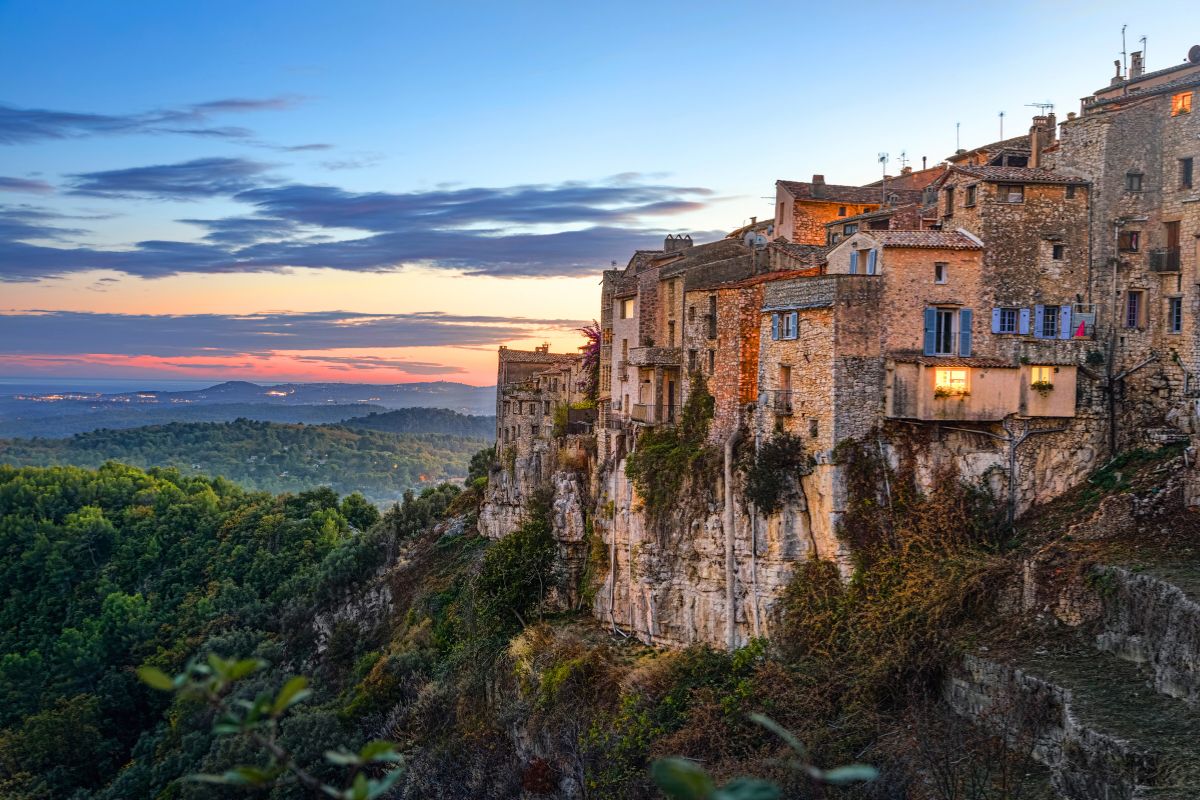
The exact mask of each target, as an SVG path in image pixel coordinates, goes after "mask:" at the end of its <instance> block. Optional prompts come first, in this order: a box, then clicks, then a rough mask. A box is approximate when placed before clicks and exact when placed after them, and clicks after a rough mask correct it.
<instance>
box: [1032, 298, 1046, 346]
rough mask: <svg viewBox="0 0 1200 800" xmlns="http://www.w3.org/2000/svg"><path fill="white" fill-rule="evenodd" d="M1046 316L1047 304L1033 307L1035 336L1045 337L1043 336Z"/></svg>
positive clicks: (1037, 337)
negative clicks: (1043, 323) (1043, 324)
mask: <svg viewBox="0 0 1200 800" xmlns="http://www.w3.org/2000/svg"><path fill="white" fill-rule="evenodd" d="M1045 318H1046V308H1045V306H1034V307H1033V338H1035V339H1044V338H1045V337H1044V336H1042V321H1043V320H1044V319H1045Z"/></svg>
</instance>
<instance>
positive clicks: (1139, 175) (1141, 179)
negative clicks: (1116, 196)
mask: <svg viewBox="0 0 1200 800" xmlns="http://www.w3.org/2000/svg"><path fill="white" fill-rule="evenodd" d="M1135 184H1136V186H1135ZM1125 191H1126V192H1128V193H1130V194H1135V193H1138V192H1144V191H1146V173H1144V172H1126V173H1125Z"/></svg>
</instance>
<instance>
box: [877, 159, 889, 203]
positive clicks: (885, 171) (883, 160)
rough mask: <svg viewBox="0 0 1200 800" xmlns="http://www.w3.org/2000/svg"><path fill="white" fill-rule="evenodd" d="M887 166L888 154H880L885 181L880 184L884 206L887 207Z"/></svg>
mask: <svg viewBox="0 0 1200 800" xmlns="http://www.w3.org/2000/svg"><path fill="white" fill-rule="evenodd" d="M887 165H888V154H887V153H880V154H879V167H880V169H881V170H882V171H883V181H882V182H881V183H880V187H881V188H882V190H883V204H884V205H887Z"/></svg>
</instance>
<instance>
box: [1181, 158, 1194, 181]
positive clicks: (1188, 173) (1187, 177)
mask: <svg viewBox="0 0 1200 800" xmlns="http://www.w3.org/2000/svg"><path fill="white" fill-rule="evenodd" d="M1194 163H1195V162H1194V161H1193V160H1192V159H1191V158H1181V159H1179V188H1180V189H1190V188H1192V173H1193V169H1192V167H1193V164H1194Z"/></svg>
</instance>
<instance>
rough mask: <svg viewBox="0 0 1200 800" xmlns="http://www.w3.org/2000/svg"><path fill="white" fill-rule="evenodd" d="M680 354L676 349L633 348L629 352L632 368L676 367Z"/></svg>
mask: <svg viewBox="0 0 1200 800" xmlns="http://www.w3.org/2000/svg"><path fill="white" fill-rule="evenodd" d="M681 360H682V354H681V352H680V350H679V348H678V347H635V348H633V349H632V350H630V351H629V364H630V365H631V366H634V367H678V366H679V364H680V361H681Z"/></svg>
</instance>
